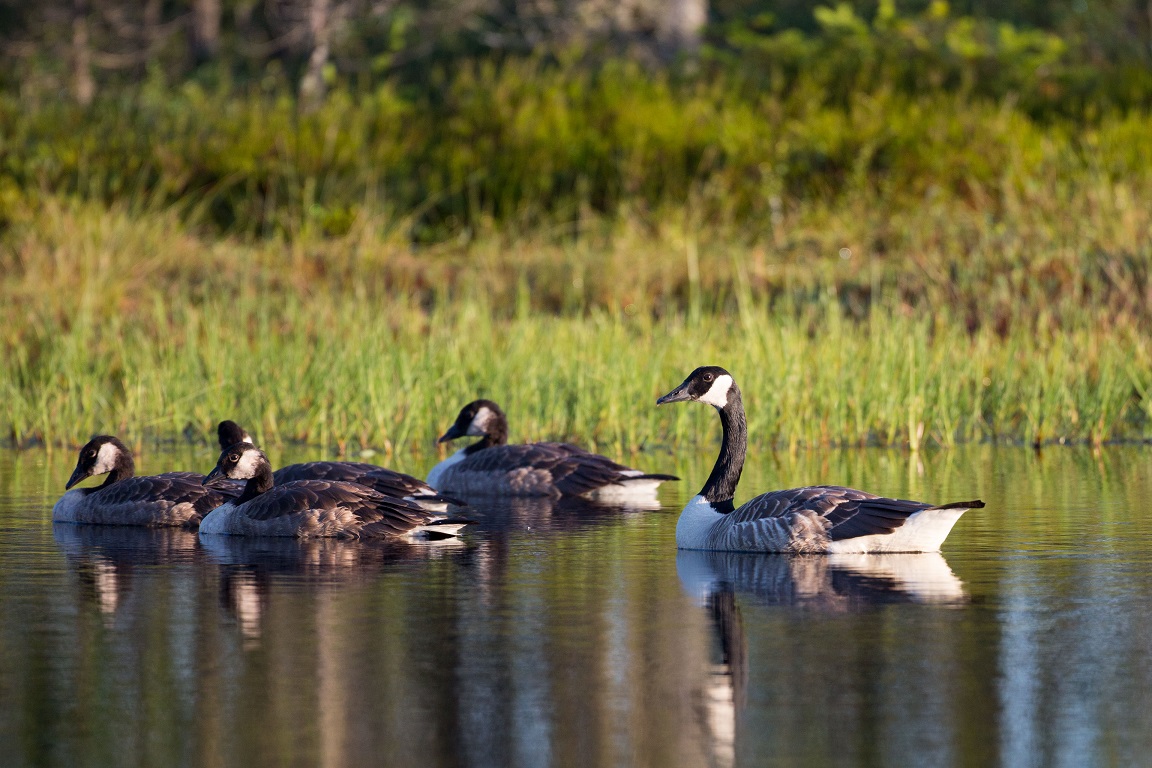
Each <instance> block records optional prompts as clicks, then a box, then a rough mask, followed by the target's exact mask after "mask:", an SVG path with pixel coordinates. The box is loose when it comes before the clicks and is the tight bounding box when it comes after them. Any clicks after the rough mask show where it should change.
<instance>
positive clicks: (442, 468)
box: [428, 400, 679, 506]
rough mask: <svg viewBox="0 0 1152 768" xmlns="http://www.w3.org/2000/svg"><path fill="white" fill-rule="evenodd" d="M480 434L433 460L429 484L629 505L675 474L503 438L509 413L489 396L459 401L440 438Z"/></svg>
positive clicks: (651, 495) (647, 498)
mask: <svg viewBox="0 0 1152 768" xmlns="http://www.w3.org/2000/svg"><path fill="white" fill-rule="evenodd" d="M461 437H479V438H480V439H479V440H477V441H476V442H474V443H472V444H471V445H469V446H466V447H464V448H462V449H460V450H459V451H457V452H456V453H455V454H453V455H452V456H449V457H448V458H447V459H445V460H444V461H442V462H440V463H439V464H437V465H436V466H435V467H433V468H432V471H431V472H429V473H428V484H429V485H431V486H433V487H434V488H437V489H439V490H440V491H442V492H450V493H460V494H464V495H501V496H551V497H553V498H559V497H561V496H580V497H584V498H587V499H590V500H593V501H599V502H605V503H613V504H621V505H625V506H631V505H651V504H653V503H658V502H657V500H656V488H657V486H659V485H660V483H662V482H664V481H666V480H678V479H679V478H677V477H676V476H675V475H660V474H650V473H646V472H643V471H642V470H639V469H631V468H629V467H626V466H624V465H622V464H617V463H616V462H614V461H612V460H611V459H609V458H608V457H607V456H601V455H599V454H596V453H590V452H589V451H586V450H584V449H583V448H580V447H577V446H575V445H569V444H568V443H522V444H516V445H510V444H509V443H508V419H507V417H506V416H505V415H504V411H503V410H501V409H500V406H498V405H497V404H496V403H494V402H493V401H491V400H474V401H472V402H471V403H468V404H467V405H466V406H464V407H463V408H462V409H461V410H460V413H459V414H458V415H457V417H456V421H455V423H453V424H452V426H451V427H449V428H448V431H447V432H445V433H444V435H443V436H441V438H440V440H439V442H441V443H444V442H448V441H449V440H456V439H458V438H461Z"/></svg>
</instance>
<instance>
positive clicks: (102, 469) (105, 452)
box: [92, 443, 120, 475]
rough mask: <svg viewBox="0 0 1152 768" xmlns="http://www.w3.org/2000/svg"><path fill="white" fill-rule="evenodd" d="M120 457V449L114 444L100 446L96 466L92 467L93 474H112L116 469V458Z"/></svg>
mask: <svg viewBox="0 0 1152 768" xmlns="http://www.w3.org/2000/svg"><path fill="white" fill-rule="evenodd" d="M119 455H120V449H119V448H117V447H116V446H115V445H113V444H112V443H104V445H102V446H100V453H98V454H96V464H95V465H93V467H92V474H94V475H103V474H105V473H106V472H111V471H112V470H113V469H114V468H115V467H116V457H117V456H119Z"/></svg>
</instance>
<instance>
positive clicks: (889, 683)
mask: <svg viewBox="0 0 1152 768" xmlns="http://www.w3.org/2000/svg"><path fill="white" fill-rule="evenodd" d="M712 451H713V449H712V448H704V449H702V451H701V453H700V454H699V455H697V456H689V457H685V456H682V455H681V456H678V457H677V458H676V459H673V458H672V457H670V456H668V455H656V454H646V455H641V456H638V457H636V458H634V459H632V460H631V463H633V464H634V465H637V466H641V467H643V468H645V469H649V470H654V471H655V470H660V471H675V472H677V473H678V474H680V475H681V476H682V477H684V478H685V480H684V482H683V483H679V484H674V485H673V486H672V487H670V488H669V489H668V491H667V493H665V494H664V495H663V502H664V504H665V506H664V508H663V509H661V510H649V511H622V510H619V509H611V508H596V507H586V506H580V505H576V504H553V503H550V502H536V503H528V502H519V503H515V504H505V505H496V506H482V505H474V506H473V507H472V508H470V509H469V510H468V513H469V514H470V515H472V516H473V517H476V518H477V519H478V520H480V521H481V522H480V524H479V525H476V526H474V527H473V528H474V529H473V530H472V531H471V532H470V533H469V534H468V535H467V536H466V537H465V540H464V542H463V543H461V544H457V545H448V546H434V545H419V546H416V545H407V546H403V545H396V544H392V545H385V544H380V543H372V542H367V543H355V542H334V541H324V542H311V543H297V542H294V541H273V540H261V541H257V540H239V539H237V540H232V539H228V540H225V541H219V540H213V541H210V542H209V541H204V542H201V541H199V540H198V538H197V536H196V535H195V534H189V533H185V532H182V531H137V530H131V529H115V528H107V529H101V528H94V527H85V526H55V527H53V525H52V524H51V522H50V518H51V506H52V504H53V502H54V501H55V500H56V499H57V498H58V497H59V495H60V494H61V493H62V492H63V485H64V481H65V480H66V479H67V477H68V475H69V473H70V472H71V469H72V466H73V463H74V459H75V457H74V456H72V455H70V454H66V453H61V452H58V451H57V452H53V453H51V454H49V453H47V452H44V451H25V452H13V451H0V766H40V765H60V766H81V765H83V766H103V765H133V766H176V765H211V766H215V765H237V766H259V765H277V766H281V765H301V766H305V765H307V766H311V765H321V764H322V765H327V766H343V765H388V766H409V765H411V766H455V765H468V766H529V767H535V766H551V765H557V766H630V765H641V766H722V767H723V766H733V765H744V766H762V765H800V764H805V765H916V766H929V765H960V764H964V765H995V764H999V765H1009V766H1033V765H1035V766H1059V765H1068V766H1090V765H1139V764H1144V765H1147V764H1149V761H1150V760H1152V522H1150V519H1152V448H1149V447H1110V448H1106V449H1104V450H1103V451H1101V452H1096V453H1094V452H1092V451H1091V450H1089V449H1086V448H1059V449H1050V450H1047V451H1045V452H1043V453H1041V454H1037V453H1034V452H1032V451H1030V450H1025V449H1017V448H996V447H990V446H976V447H968V448H961V449H958V450H952V451H944V452H929V453H925V454H922V455H920V456H913V455H910V454H908V453H902V452H899V451H881V450H862V451H847V452H833V453H815V452H813V453H802V454H799V455H795V456H792V455H788V454H766V455H762V456H761V457H760V458H759V460H757V461H753V462H751V463H750V465H749V466H748V468H747V469H746V470H745V474H744V481H743V483H742V493H741V494H740V496H739V497H738V501H739V500H742V499H744V498H747V497H748V496H749V495H752V494H753V493H755V492H758V491H763V490H768V489H771V488H779V487H789V486H794V485H803V484H812V483H816V482H831V483H838V484H844V485H853V486H857V487H863V488H866V489H868V490H872V491H875V492H880V493H885V494H887V495H892V496H902V497H912V498H923V499H928V500H934V501H940V502H943V501H955V500H964V499H970V498H982V499H984V501H985V502H987V504H988V507H987V508H986V509H983V510H974V511H972V512H970V513H968V514H967V515H965V516H964V517H963V518H962V519H961V521H960V522H959V523H958V524H957V526H956V528H955V529H954V531H953V533H952V535H951V537H950V538H949V539H948V541H947V543H946V544H945V546H944V552H943V555H942V556H937V555H896V556H892V555H888V556H871V557H869V556H862V557H861V556H856V557H845V558H832V557H786V556H779V555H759V556H754V555H727V556H722V555H721V556H717V555H711V556H710V555H704V554H698V553H679V554H678V553H677V551H676V548H675V544H674V531H675V525H676V517H677V514H678V511H679V507H680V505H681V504H682V503H683V501H684V500H685V499H686V498H687V497H688V496H690V495H692V494H693V493H695V491H696V490H697V489H698V488H699V486H700V485H701V484H702V483H703V480H704V478H705V477H706V476H707V473H708V470H709V469H710V468H711V462H712V460H713V458H714V454H713V452H712ZM310 458H321V457H320V456H318V455H316V453H315V452H302V451H296V452H289V453H287V454H284V455H281V456H274V457H273V461H274V462H276V463H281V462H288V461H295V460H303V459H310ZM214 461H215V455H214V453H213V452H212V451H210V450H209V449H208V448H207V447H204V448H191V447H189V448H183V449H179V450H177V451H174V452H169V453H155V452H152V453H148V454H146V455H144V456H142V457H140V458H139V459H138V465H139V469H140V471H141V473H152V472H159V471H165V470H169V469H195V470H197V471H201V472H204V471H207V470H208V469H209V468H210V467H211V466H212V465H213V463H214ZM433 462H434V459H433V458H431V457H429V458H428V459H427V461H426V462H420V461H417V460H415V459H411V458H409V459H407V461H405V460H404V459H403V458H401V459H398V460H396V461H392V462H390V464H391V466H393V467H394V468H396V469H401V470H404V471H409V472H413V473H414V474H424V473H425V472H426V471H427V468H428V466H429V465H430V464H431V463H433ZM90 482H91V481H90Z"/></svg>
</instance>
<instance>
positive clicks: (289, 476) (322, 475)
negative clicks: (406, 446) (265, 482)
mask: <svg viewBox="0 0 1152 768" xmlns="http://www.w3.org/2000/svg"><path fill="white" fill-rule="evenodd" d="M378 469H380V467H378V466H376V465H375V464H365V463H363V462H359V461H309V462H306V463H303V464H289V465H288V466H285V467H281V468H280V469H278V470H276V471H275V472H273V473H272V478H273V479H274V480H275V481H276V484H277V485H279V484H281V483H290V482H292V481H293V480H343V481H346V482H355V480H356V478H357V477H359V476H360V475H364V474H367V473H369V472H372V471H374V470H378Z"/></svg>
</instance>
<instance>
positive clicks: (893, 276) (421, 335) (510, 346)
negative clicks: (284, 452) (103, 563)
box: [0, 201, 1152, 455]
mask: <svg viewBox="0 0 1152 768" xmlns="http://www.w3.org/2000/svg"><path fill="white" fill-rule="evenodd" d="M809 215H813V216H814V215H815V214H814V213H813V214H809ZM840 215H841V216H844V219H843V221H845V227H844V229H845V231H846V232H848V233H851V234H850V236H860V234H859V231H858V230H859V229H860V228H861V227H862V226H863V225H862V223H861V222H860V221H855V222H852V223H848V221H849V220H848V218H847V216H846V215H844V214H840ZM1140 215H1141V216H1143V215H1146V214H1144V213H1141V214H1140ZM27 217H28V218H27V221H26V225H25V226H21V227H18V228H16V229H14V230H12V231H10V232H9V233H8V236H7V240H6V245H5V252H4V253H5V256H4V258H5V259H6V260H7V261H8V262H9V263H8V264H7V266H8V269H7V270H6V276H5V278H4V282H3V291H4V294H5V297H6V299H7V300H6V301H4V309H3V310H2V315H0V319H2V320H3V329H2V330H0V340H2V343H3V350H4V355H5V360H6V361H7V365H5V366H4V370H3V372H0V397H2V398H3V400H4V402H5V404H6V406H7V407H6V409H5V411H4V414H3V416H2V417H0V418H3V429H4V431H5V433H6V434H8V435H9V436H10V438H11V439H12V440H13V441H14V442H16V443H18V444H23V443H27V442H29V441H35V440H44V441H47V442H50V443H54V444H75V443H77V442H80V441H82V440H84V439H86V438H87V437H88V436H90V435H91V434H93V433H97V432H115V433H119V434H122V435H124V436H125V437H127V438H129V439H130V440H135V441H153V440H160V441H163V440H171V439H179V438H181V437H182V436H185V435H187V436H189V437H191V438H192V439H196V440H210V439H211V435H212V429H213V428H214V425H215V423H216V422H217V421H218V420H220V419H221V418H225V417H230V418H234V419H237V420H239V421H241V422H243V423H244V424H246V425H247V426H248V427H249V429H250V430H253V431H254V433H255V434H256V435H257V436H258V438H259V439H260V440H261V441H262V442H265V443H268V444H272V445H274V444H279V443H283V442H285V441H296V440H301V441H307V442H310V443H314V444H319V445H322V446H324V447H326V448H327V449H329V450H333V451H339V450H341V449H343V450H348V451H351V450H356V449H360V448H366V447H372V448H375V449H378V450H383V451H385V452H392V451H413V450H414V451H428V450H433V449H434V446H433V440H434V438H435V436H436V435H437V434H439V433H440V432H441V431H442V430H443V429H444V428H445V427H446V425H447V424H448V423H449V422H450V421H451V420H452V419H453V418H454V416H455V413H456V411H457V410H458V409H459V407H460V406H462V405H463V404H464V403H465V402H467V401H468V400H470V399H473V398H475V397H478V396H488V397H492V398H494V399H496V400H497V401H499V402H501V403H502V404H503V405H504V406H505V408H506V410H507V411H508V413H509V414H510V416H511V420H512V431H513V436H514V439H519V440H531V439H543V438H562V439H571V440H576V441H579V442H581V443H585V444H587V445H590V446H593V447H595V448H596V449H598V450H601V451H606V452H608V453H610V454H613V455H627V454H628V453H630V452H633V451H637V450H643V449H645V448H653V447H668V446H670V445H671V444H673V443H677V444H678V443H684V442H691V441H693V440H697V439H702V440H708V441H710V440H713V439H714V438H715V434H714V433H715V430H716V427H715V424H713V423H712V419H713V418H714V417H712V416H711V415H710V414H708V413H707V411H708V410H709V409H706V408H703V407H696V408H692V407H679V408H663V409H656V408H655V406H654V404H653V403H654V400H655V398H656V397H657V396H658V395H660V394H663V392H665V391H667V390H669V389H671V388H672V387H673V386H674V385H676V384H678V383H679V382H680V380H681V379H682V378H683V377H684V376H685V375H686V374H687V373H688V372H689V371H690V370H691V369H692V368H693V367H695V366H696V365H699V364H704V363H712V364H721V365H724V366H726V367H728V368H729V369H730V370H731V371H732V372H733V373H734V374H735V376H736V378H737V381H738V382H739V383H740V384H741V386H742V388H743V390H744V392H745V401H746V403H747V405H748V409H749V417H750V428H751V431H752V436H753V440H755V441H756V442H758V443H760V444H765V445H768V444H771V445H778V446H786V447H800V446H823V445H864V444H884V445H909V446H913V447H919V446H922V445H923V446H927V445H937V444H938V445H945V446H947V445H952V444H954V443H956V442H964V441H979V440H989V439H991V440H1012V441H1053V440H1072V441H1088V442H1092V443H1101V442H1104V441H1108V440H1116V439H1143V438H1146V437H1148V436H1149V434H1150V433H1152V421H1150V419H1149V416H1150V415H1152V414H1149V412H1148V408H1147V400H1146V399H1144V398H1143V394H1144V393H1147V392H1148V391H1149V387H1152V365H1150V361H1152V345H1150V342H1149V341H1148V335H1147V333H1146V332H1145V328H1146V326H1144V324H1143V323H1142V322H1141V321H1140V315H1139V311H1138V310H1137V309H1136V308H1131V309H1130V310H1129V311H1127V312H1125V311H1119V310H1118V308H1117V307H1114V306H1113V305H1112V304H1110V303H1109V304H1107V305H1106V304H1103V303H1100V300H1099V299H1098V298H1096V294H1097V292H1098V291H1103V290H1104V289H1105V287H1106V285H1107V283H1106V280H1105V279H1104V278H1100V277H1091V278H1087V277H1085V278H1082V280H1083V282H1082V283H1081V284H1080V292H1081V295H1080V296H1079V297H1078V298H1077V297H1075V296H1073V297H1071V298H1068V297H1063V296H1062V295H1056V296H1055V300H1054V301H1052V302H1049V301H1048V300H1047V299H1046V298H1045V296H1046V294H1044V293H1043V292H1042V291H1040V288H1037V289H1036V290H1037V293H1035V294H1030V293H1029V291H1028V289H1030V288H1031V287H1032V286H1033V282H1036V283H1039V284H1040V286H1041V287H1042V281H1041V280H1037V279H1036V278H1034V277H1032V276H1030V275H1029V274H1028V272H1029V270H1033V269H1036V268H1037V267H1036V264H1035V261H1034V262H1032V263H1024V262H1022V263H1021V264H1020V265H1019V267H1018V268H1019V270H1021V271H1023V272H1024V276H1023V277H1018V276H1016V275H1015V274H1014V273H1013V272H1011V271H1010V272H1008V273H1007V274H1006V275H1000V274H993V275H991V276H986V274H985V273H984V272H983V269H982V267H981V265H980V259H981V258H987V259H993V258H996V259H1000V258H1003V257H1004V256H1003V250H1002V247H1003V244H1004V243H1009V244H1011V243H1012V241H1013V238H1012V236H1011V235H1010V233H1008V232H1006V231H1005V229H1004V227H1002V226H995V227H993V228H992V231H988V232H984V231H980V230H979V229H977V230H976V234H978V235H980V236H982V237H988V238H992V239H993V242H995V243H996V244H998V245H999V246H1000V247H993V246H981V247H978V248H976V252H975V255H974V256H973V258H972V259H971V262H972V267H971V270H970V271H969V272H967V273H966V274H967V275H968V277H967V278H966V279H965V278H964V277H958V278H957V280H956V281H955V282H954V283H948V284H946V285H930V284H925V285H920V286H919V287H918V288H917V287H915V281H916V280H925V279H926V276H925V275H924V274H923V273H912V274H909V272H907V271H905V268H904V267H899V268H896V269H893V268H891V265H890V264H887V263H885V262H886V259H885V260H882V259H880V258H878V257H872V263H871V264H863V265H861V264H857V263H855V261H856V259H857V258H859V257H858V256H857V255H856V253H858V252H857V251H855V250H854V255H853V257H852V258H851V259H848V260H845V259H842V258H841V257H840V256H839V255H838V252H837V251H835V250H833V249H832V248H831V247H830V244H832V243H837V242H844V241H843V240H841V239H840V238H841V237H843V236H844V235H842V234H840V233H839V232H837V231H836V230H837V227H835V226H833V225H828V226H827V227H826V228H825V230H826V234H825V235H824V237H826V238H827V242H828V244H829V246H828V247H827V251H828V252H829V253H828V255H826V256H823V257H822V258H814V259H812V260H811V261H806V260H803V259H795V260H782V261H781V262H778V263H775V264H773V263H770V262H768V258H779V255H778V254H776V255H772V256H770V255H769V254H768V253H766V252H764V251H760V250H757V248H758V246H752V247H749V246H747V245H744V246H741V245H739V244H732V243H717V242H711V243H710V242H704V241H701V242H697V243H695V245H694V246H693V248H694V251H693V252H695V253H696V261H697V267H696V269H697V270H698V272H699V277H698V278H692V277H691V274H692V272H693V270H691V269H689V267H688V265H687V261H688V258H687V256H686V255H685V253H684V251H685V243H684V239H683V236H682V235H679V234H676V230H675V229H672V230H670V231H671V232H672V233H673V234H665V235H661V236H660V237H658V238H656V239H652V240H645V239H643V238H641V237H639V236H638V235H636V234H635V233H632V232H630V231H629V230H628V229H627V228H623V229H621V228H618V229H617V230H616V231H617V232H618V236H617V237H616V238H615V239H612V240H607V241H605V242H600V243H587V244H580V243H577V244H572V243H568V244H560V245H555V244H548V243H547V242H541V241H539V240H536V241H532V240H525V241H519V242H512V243H509V242H497V241H491V242H486V243H482V244H480V245H476V244H473V245H470V246H468V247H466V248H465V249H463V251H462V252H455V251H453V250H452V249H447V250H444V251H442V252H419V251H416V252H414V251H411V250H410V249H407V248H404V247H402V246H398V245H396V244H395V243H389V242H388V241H387V240H386V239H383V240H381V239H377V238H376V237H375V236H374V235H373V234H372V233H370V232H369V233H361V234H360V235H359V236H357V237H349V238H344V239H339V240H335V241H323V242H321V241H317V242H313V243H301V242H297V243H292V244H282V243H274V242H257V243H247V244H245V243H243V242H239V241H235V240H223V241H221V240H216V239H208V240H204V239H201V238H199V237H197V236H196V235H194V234H193V233H192V232H190V231H188V230H187V229H185V228H184V227H183V226H182V225H181V223H180V222H179V220H178V218H177V217H176V216H175V215H173V214H170V215H162V214H149V215H128V214H124V213H122V212H117V211H115V210H113V211H108V210H105V209H102V208H101V207H99V206H90V205H77V204H69V203H63V202H59V201H57V202H56V204H54V205H49V206H46V207H44V208H42V209H40V210H39V211H36V212H27ZM1028 218H1029V217H1028V216H1026V215H1024V214H1023V213H1022V214H1021V221H1027V220H1028ZM833 220H839V219H833ZM927 221H928V222H929V223H928V225H927V226H928V228H929V230H930V231H919V230H911V231H910V232H909V234H908V235H907V237H908V239H909V240H911V241H913V242H921V241H922V240H926V239H928V238H929V235H930V234H931V235H934V236H935V237H936V238H937V239H938V240H937V243H936V245H935V248H937V249H938V252H939V253H942V254H947V253H949V252H950V251H951V249H952V248H961V247H962V245H961V244H962V243H963V242H965V240H964V236H965V234H966V233H967V230H966V227H965V223H964V222H963V221H958V222H952V223H951V225H950V226H942V225H941V226H937V222H934V220H933V219H932V217H931V216H928V217H927ZM1080 224H1081V226H1084V225H1088V226H1090V227H1095V228H1094V229H1092V235H1091V236H1092V238H1093V239H1094V240H1097V241H1099V240H1100V239H1101V238H1103V237H1106V236H1111V237H1122V236H1124V233H1125V232H1126V231H1127V227H1128V225H1125V224H1123V223H1120V224H1117V223H1116V222H1115V221H1111V220H1110V219H1101V218H1089V219H1086V220H1084V221H1082V222H1080ZM909 226H910V227H911V226H913V224H909ZM1063 226H1064V225H1063V224H1062V223H1061V222H1059V221H1054V222H1052V225H1051V226H1050V227H1049V228H1048V229H1044V230H1038V232H1040V233H1041V234H1043V233H1047V239H1045V238H1044V237H1041V236H1039V235H1037V237H1036V239H1035V240H1034V241H1033V242H1034V246H1033V247H1034V248H1035V249H1036V250H1037V251H1039V252H1041V253H1046V254H1049V255H1050V257H1049V259H1048V260H1047V263H1048V264H1052V263H1056V264H1061V265H1062V268H1064V269H1065V270H1067V268H1068V266H1069V264H1071V265H1073V266H1076V267H1079V268H1080V269H1088V268H1089V267H1091V266H1093V265H1094V264H1095V256H1089V257H1085V261H1084V262H1082V263H1077V262H1076V260H1075V259H1072V258H1071V257H1067V259H1068V263H1063V262H1061V261H1060V258H1061V257H1062V255H1064V256H1066V255H1067V254H1074V253H1076V252H1078V250H1079V246H1078V245H1077V244H1076V243H1071V244H1064V243H1063V241H1062V238H1063V237H1065V236H1071V235H1072V234H1073V233H1072V232H1071V231H1070V232H1068V233H1065V232H1064V231H1063V229H1062V227H1063ZM854 229H855V230H857V231H856V232H853V230H854ZM1072 229H1074V228H1073V227H1071V226H1070V225H1069V230H1072ZM812 232H813V237H818V236H819V235H818V234H817V230H815V229H813V230H812ZM1015 236H1016V237H1021V238H1023V237H1024V235H1023V234H1019V233H1017V234H1016V235H1015ZM951 237H955V238H956V240H955V241H954V240H951V239H949V238H951ZM1053 240H1058V241H1060V242H1059V244H1054V243H1053ZM849 242H851V241H849ZM811 247H812V248H813V250H815V251H819V250H820V248H817V247H816V246H815V245H812V246H811ZM984 247H987V250H986V251H985V250H983V248H984ZM1016 247H1023V246H1022V245H1020V246H1016ZM760 248H762V247H760ZM920 254H921V252H920V251H919V250H918V249H911V250H910V251H909V252H907V253H905V254H897V258H899V257H901V256H902V257H903V258H905V259H908V260H910V261H913V262H914V261H915V260H916V259H917V258H918V257H919V256H920ZM861 260H863V261H866V259H861ZM518 268H522V269H523V270H524V277H523V278H522V279H519V280H517V279H515V278H514V277H512V275H514V274H515V272H516V270H517V269H518ZM940 268H943V267H941V266H940V264H939V263H931V262H928V263H926V264H925V269H926V270H930V269H940ZM757 270H762V273H761V274H767V275H771V278H762V279H766V280H767V288H766V287H765V285H764V284H762V283H760V282H758V281H757V280H756V279H754V278H753V277H752V275H753V274H756V273H757ZM1087 274H1089V275H1093V274H1096V273H1094V272H1088V273H1087ZM1001 280H1003V281H1004V282H1003V284H1002V283H1001ZM865 281H867V282H866V283H865ZM861 283H865V284H867V285H868V286H870V289H871V290H872V295H871V296H870V297H869V298H868V301H867V302H866V303H865V304H863V305H861V306H857V305H856V304H854V303H853V302H854V301H855V300H856V299H854V297H856V291H857V289H858V287H859V285H860V284H861ZM693 284H695V285H696V286H697V288H696V290H695V292H694V291H693V290H692V285H693ZM562 286H563V287H562ZM1117 290H1119V289H1117ZM1124 290H1131V286H1127V287H1126V288H1125V289H1124ZM917 291H919V292H920V293H919V295H917V293H916V292H917ZM981 293H982V294H983V295H984V299H983V300H980V301H974V302H973V303H972V304H971V305H969V304H967V303H965V302H963V301H959V302H955V301H947V300H946V299H942V298H940V297H947V296H949V295H951V294H957V295H966V294H967V295H971V296H977V295H980V294H981ZM1108 301H1109V302H1111V301H1112V299H1108ZM553 305H557V306H555V307H554V306H553ZM1117 306H1119V305H1117ZM549 307H551V309H549ZM565 307H567V309H565ZM1121 309H1122V308H1121ZM1000 312H1004V313H1006V314H1005V315H1004V316H1003V317H1001V316H1000V314H999V313H1000Z"/></svg>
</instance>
